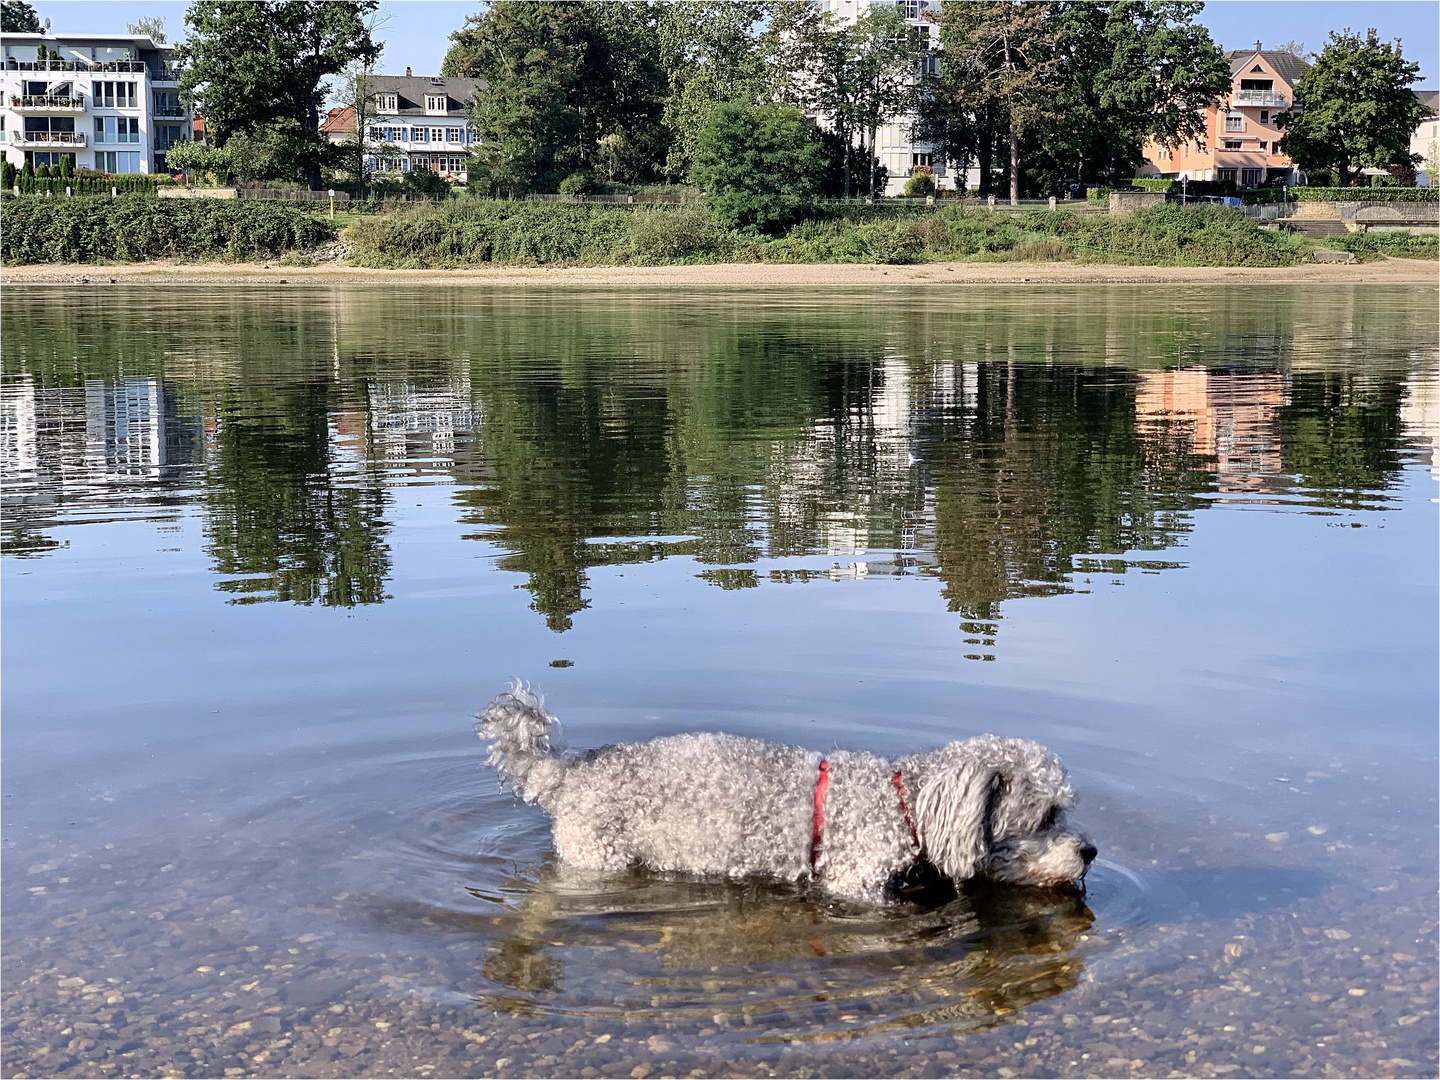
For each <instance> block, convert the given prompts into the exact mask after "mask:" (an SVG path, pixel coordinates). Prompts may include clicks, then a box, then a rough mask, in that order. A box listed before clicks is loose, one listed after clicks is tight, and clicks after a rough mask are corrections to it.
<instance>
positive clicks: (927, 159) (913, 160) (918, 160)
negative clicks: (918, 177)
mask: <svg viewBox="0 0 1440 1080" xmlns="http://www.w3.org/2000/svg"><path fill="white" fill-rule="evenodd" d="M934 164H935V155H934V154H911V155H910V167H911V168H912V169H913V168H914V167H915V166H916V165H924V166H925V167H926V168H932V167H933V166H934Z"/></svg>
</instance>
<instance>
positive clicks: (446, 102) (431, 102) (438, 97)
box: [425, 94, 450, 113]
mask: <svg viewBox="0 0 1440 1080" xmlns="http://www.w3.org/2000/svg"><path fill="white" fill-rule="evenodd" d="M425 111H426V112H428V113H444V112H449V111H450V99H449V98H448V97H447V96H446V95H445V94H426V95H425Z"/></svg>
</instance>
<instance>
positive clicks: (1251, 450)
mask: <svg viewBox="0 0 1440 1080" xmlns="http://www.w3.org/2000/svg"><path fill="white" fill-rule="evenodd" d="M1289 403H1290V402H1289V397H1288V395H1287V393H1286V382H1285V378H1284V377H1283V376H1281V375H1278V374H1273V373H1263V374H1242V373H1237V372H1231V371H1226V370H1218V371H1215V370H1208V369H1205V368H1186V369H1181V370H1178V371H1142V372H1140V373H1139V374H1138V380H1137V384H1136V388H1135V422H1136V424H1137V426H1138V427H1140V429H1141V430H1142V431H1147V432H1148V433H1149V434H1151V435H1153V436H1154V437H1157V438H1160V439H1176V438H1181V439H1188V442H1189V452H1190V453H1191V454H1194V455H1195V456H1197V457H1199V458H1202V459H1205V460H1206V461H1207V462H1211V461H1213V465H1212V466H1211V467H1212V469H1213V471H1214V473H1215V486H1216V490H1218V491H1221V492H1236V493H1240V492H1243V493H1249V494H1261V493H1272V494H1280V493H1283V492H1284V491H1285V489H1286V488H1288V487H1289V483H1288V480H1287V478H1286V477H1285V475H1284V473H1285V464H1284V455H1283V453H1282V449H1281V440H1280V425H1279V419H1280V410H1281V409H1282V408H1284V407H1285V406H1286V405H1288V404H1289Z"/></svg>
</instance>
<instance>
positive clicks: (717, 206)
mask: <svg viewBox="0 0 1440 1080" xmlns="http://www.w3.org/2000/svg"><path fill="white" fill-rule="evenodd" d="M824 171H825V151H824V148H823V147H822V145H821V142H820V136H819V134H818V133H817V132H816V130H815V127H814V125H813V124H810V123H809V122H808V121H806V119H805V117H804V115H803V114H802V113H801V112H800V110H799V109H796V108H792V107H789V106H785V105H753V106H748V107H747V106H742V105H720V106H717V107H716V109H715V111H714V112H713V113H712V115H711V118H710V124H709V126H708V127H707V128H706V129H705V131H704V132H703V133H702V134H701V136H700V141H699V143H698V144H697V146H696V148H695V168H694V171H693V174H692V175H693V176H694V179H695V182H696V183H697V184H699V185H700V187H701V188H703V189H704V191H705V202H706V204H707V205H708V206H709V207H710V210H711V212H712V213H714V214H715V216H716V218H718V219H719V220H720V222H721V223H722V224H724V225H727V226H729V227H731V228H744V229H752V230H756V231H760V232H773V231H776V230H778V229H782V228H784V227H785V226H787V225H789V224H790V223H792V222H794V221H795V220H797V219H798V218H799V217H800V216H801V215H803V214H804V212H805V211H806V210H807V209H808V208H809V206H810V204H811V203H812V202H813V201H814V199H815V197H816V196H817V195H818V194H819V192H820V178H821V176H822V174H823V173H824Z"/></svg>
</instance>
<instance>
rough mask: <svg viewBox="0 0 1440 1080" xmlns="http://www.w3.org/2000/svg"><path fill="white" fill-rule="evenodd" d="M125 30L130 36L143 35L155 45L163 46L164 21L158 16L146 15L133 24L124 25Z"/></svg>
mask: <svg viewBox="0 0 1440 1080" xmlns="http://www.w3.org/2000/svg"><path fill="white" fill-rule="evenodd" d="M125 29H126V30H127V31H128V32H129V33H132V34H144V35H145V36H146V37H148V38H149V39H150V40H151V41H153V42H155V44H157V45H164V44H165V20H164V19H162V18H161V17H160V16H159V15H146V16H145V17H144V18H140V19H136V20H135V21H134V22H133V23H126V24H125Z"/></svg>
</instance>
